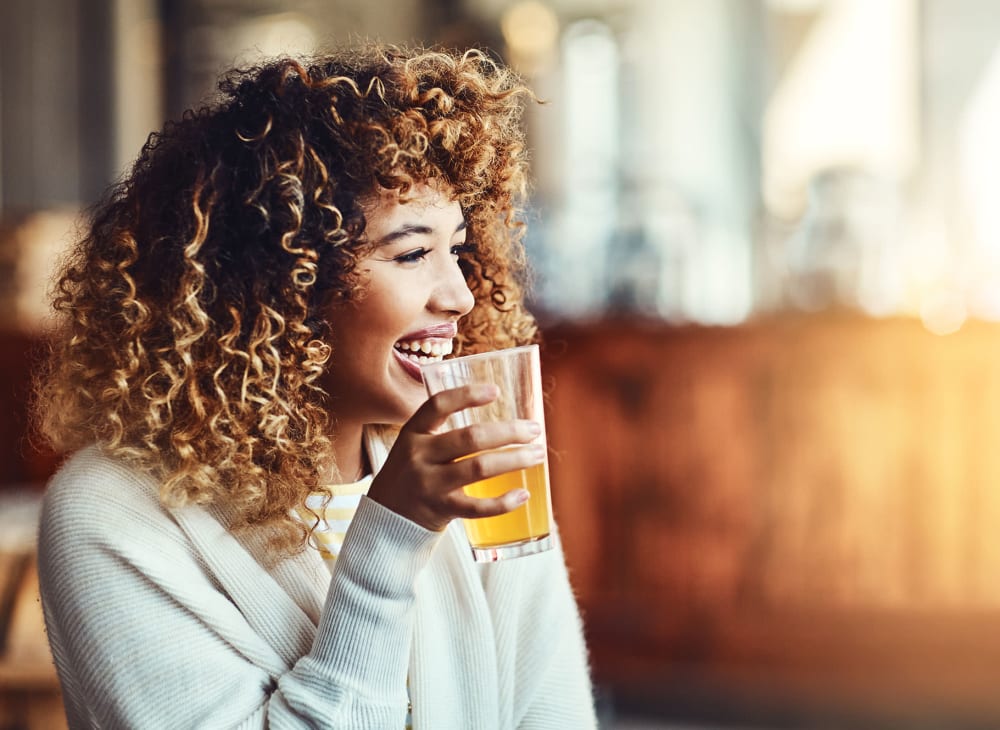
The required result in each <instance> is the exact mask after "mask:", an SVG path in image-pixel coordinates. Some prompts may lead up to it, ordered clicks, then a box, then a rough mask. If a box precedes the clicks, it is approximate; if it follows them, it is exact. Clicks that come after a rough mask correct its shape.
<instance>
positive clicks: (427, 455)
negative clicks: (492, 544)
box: [368, 384, 545, 531]
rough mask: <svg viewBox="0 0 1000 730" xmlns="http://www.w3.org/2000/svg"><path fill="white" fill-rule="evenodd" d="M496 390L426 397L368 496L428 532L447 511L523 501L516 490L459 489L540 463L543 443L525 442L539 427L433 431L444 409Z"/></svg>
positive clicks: (466, 512)
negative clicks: (479, 493) (486, 493)
mask: <svg viewBox="0 0 1000 730" xmlns="http://www.w3.org/2000/svg"><path fill="white" fill-rule="evenodd" d="M498 393H499V391H498V390H497V388H496V386H494V385H488V384H480V385H466V386H463V387H461V388H454V389H452V390H444V391H441V392H440V393H437V394H436V395H434V396H431V398H429V399H428V400H427V402H426V403H424V404H423V405H422V406H421V407H420V408H419V409H418V410H417V412H416V413H414V414H413V417H412V418H410V420H409V421H407V422H406V425H404V426H403V428H402V430H401V431H400V433H399V437H398V438H397V439H396V443H395V444H394V445H393V447H392V450H391V451H390V452H389V457H388V459H386V462H385V465H384V466H383V467H382V470H381V471H379V473H378V475H377V476H376V477H375V479H374V481H373V482H372V485H371V488H370V489H369V490H368V496H369V498H371V499H373V500H375V501H376V502H378V503H380V504H382V505H383V506H385V507H388V508H389V509H391V510H393V511H394V512H397V513H399V514H401V515H402V516H403V517H406V518H407V519H409V520H412V521H413V522H416V523H417V524H418V525H421V526H422V527H425V528H427V529H428V530H435V531H438V530H443V529H444V528H445V527H446V526H447V525H448V523H449V522H451V520H452V519H454V518H455V517H492V516H494V515H500V514H503V513H504V512H510V511H511V510H512V509H515V508H516V507H519V506H520V505H522V504H524V503H525V502H526V501H527V499H528V493H527V491H525V490H524V489H512V490H511V491H509V492H507V493H506V494H503V495H501V496H499V497H492V498H485V499H479V498H475V497H470V496H468V495H466V494H465V492H464V491H463V489H462V487H463V486H465V485H466V484H472V483H473V482H477V481H479V480H481V479H487V478H489V477H492V476H496V475H498V474H503V473H504V472H508V471H514V470H515V469H523V468H525V467H528V466H533V465H535V464H540V463H542V462H543V461H544V460H545V446H544V445H542V444H530V443H529V442H530V441H532V440H534V439H535V438H537V437H538V435H539V434H540V433H541V426H540V425H539V424H537V423H535V422H534V421H501V422H496V423H477V424H474V425H472V426H467V427H465V428H458V429H454V430H452V431H445V432H443V433H439V432H438V429H439V428H440V427H441V426H442V425H443V424H444V422H445V421H446V420H447V418H448V416H450V415H451V414H452V413H456V412H458V411H461V410H463V409H465V408H470V407H475V406H482V405H486V404H487V403H489V402H491V401H493V400H495V399H496V398H497V395H498ZM463 457H465V458H463Z"/></svg>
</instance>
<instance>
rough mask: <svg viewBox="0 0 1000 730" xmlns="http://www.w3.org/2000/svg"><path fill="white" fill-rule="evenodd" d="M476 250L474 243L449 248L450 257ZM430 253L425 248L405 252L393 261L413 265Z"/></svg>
mask: <svg viewBox="0 0 1000 730" xmlns="http://www.w3.org/2000/svg"><path fill="white" fill-rule="evenodd" d="M475 250H476V244H474V243H459V244H457V245H455V246H452V247H451V254H452V256H462V255H465V254H470V253H472V252H473V251H475ZM429 253H430V251H429V250H428V249H426V248H418V249H415V250H413V251H407V252H406V253H404V254H402V255H400V256H397V257H396V258H394V259H393V261H395V262H397V263H400V264H415V263H417V262H418V261H422V260H423V259H424V258H425V257H426V256H427V254H429Z"/></svg>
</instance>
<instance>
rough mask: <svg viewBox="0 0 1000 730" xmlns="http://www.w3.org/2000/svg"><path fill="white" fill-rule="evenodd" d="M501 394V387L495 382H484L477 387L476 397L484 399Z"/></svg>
mask: <svg viewBox="0 0 1000 730" xmlns="http://www.w3.org/2000/svg"><path fill="white" fill-rule="evenodd" d="M498 395H500V389H499V388H498V387H497V386H496V385H494V384H493V383H483V384H482V385H479V386H477V388H476V397H478V398H482V399H484V400H485V399H489V398H496V397H497V396H498Z"/></svg>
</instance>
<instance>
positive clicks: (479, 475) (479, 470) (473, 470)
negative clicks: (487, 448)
mask: <svg viewBox="0 0 1000 730" xmlns="http://www.w3.org/2000/svg"><path fill="white" fill-rule="evenodd" d="M469 472H470V475H471V476H472V478H473V479H474V480H475V481H477V482H478V481H480V480H481V479H485V478H486V477H488V476H489V475H490V471H489V468H488V467H487V465H486V463H485V460H484V459H483V458H482V457H477V458H475V459H470V460H469Z"/></svg>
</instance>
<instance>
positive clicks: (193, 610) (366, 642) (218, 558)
mask: <svg viewBox="0 0 1000 730" xmlns="http://www.w3.org/2000/svg"><path fill="white" fill-rule="evenodd" d="M369 450H370V452H371V455H372V460H373V463H375V464H376V466H378V465H380V464H381V463H382V462H383V461H384V457H385V453H386V447H385V445H383V444H381V442H379V441H378V440H377V439H376V440H374V441H373V440H371V439H370V443H369ZM157 488H158V485H157V483H156V482H155V481H154V480H152V479H150V478H149V477H148V476H146V475H144V474H142V473H139V472H137V471H135V470H133V469H131V468H129V467H127V466H126V465H123V464H121V463H119V462H117V461H115V460H112V459H111V458H108V457H107V456H105V455H103V454H101V453H100V452H99V451H98V450H97V449H96V448H89V449H85V450H83V451H81V452H79V453H77V454H76V455H74V456H73V457H72V458H71V459H70V460H69V461H68V462H67V463H66V464H65V465H64V466H63V468H62V469H61V470H60V471H59V473H58V474H57V475H56V476H55V477H54V478H53V480H52V482H51V484H50V486H49V489H48V491H47V493H46V497H45V504H44V509H43V513H42V519H41V529H40V534H39V576H40V578H41V588H42V604H43V608H44V610H45V619H46V626H47V629H48V635H49V643H50V645H51V647H52V653H53V656H54V657H55V661H56V667H57V669H58V671H59V677H60V680H61V683H62V688H63V694H64V699H65V704H66V712H67V716H68V718H69V724H70V727H71V728H91V727H101V728H143V729H144V728H171V729H177V728H232V727H241V728H242V727H246V728H263V727H272V728H304V727H315V728H366V729H368V728H378V729H381V728H386V729H387V730H400V728H402V727H403V722H404V717H405V715H406V708H407V689H406V682H407V677H409V691H410V696H411V698H412V702H413V722H414V727H415V728H417V729H418V730H450V729H454V730H476V729H478V728H482V729H483V730H486V729H490V730H493V729H497V730H500V729H507V728H552V729H553V730H556V729H558V730H564V729H565V728H592V727H595V726H596V720H595V717H594V710H593V703H592V698H591V688H590V681H589V677H588V673H587V666H586V657H585V648H584V643H583V639H582V631H581V624H580V619H579V614H578V612H577V608H576V604H575V602H574V599H573V595H572V592H571V590H570V586H569V581H568V578H567V574H566V569H565V566H564V563H563V559H562V553H561V551H560V550H558V549H557V550H553V551H550V552H548V553H543V554H541V555H535V556H531V557H526V558H519V559H517V560H513V561H509V562H506V563H504V562H501V563H496V564H492V565H477V564H475V563H473V561H472V559H471V557H470V555H469V554H468V550H469V549H468V543H467V542H466V540H465V536H464V533H463V532H462V530H461V527H460V526H459V525H458V524H457V523H456V524H452V525H451V526H450V527H449V528H448V529H447V530H445V531H444V532H443V533H434V532H430V531H427V530H425V529H423V528H422V527H420V526H418V525H416V524H415V523H412V522H410V521H409V520H406V519H404V518H402V517H400V516H399V515H397V514H396V513H394V512H391V511H389V510H387V509H385V508H383V507H382V506H380V505H379V504H377V503H376V502H373V501H371V500H369V499H368V498H363V500H362V504H361V505H360V507H359V508H358V511H357V514H356V515H355V518H354V521H353V522H352V524H351V527H350V529H349V530H348V533H347V537H346V538H345V541H344V546H343V551H342V552H341V555H340V557H339V559H338V561H337V568H336V571H335V572H334V575H333V577H332V578H331V576H330V573H329V572H328V571H327V569H326V567H325V566H324V564H323V562H322V559H321V558H320V557H319V555H318V553H317V552H316V551H315V550H307V551H305V552H303V553H301V554H299V555H297V556H295V557H293V558H289V559H286V560H284V561H282V562H279V563H278V564H277V565H276V566H275V567H273V568H271V569H270V570H266V569H265V568H264V567H262V561H261V559H260V557H261V554H262V553H261V546H260V545H258V544H254V543H253V542H252V541H248V540H243V541H240V540H237V539H236V538H235V537H234V536H233V534H231V533H230V532H228V531H227V530H226V529H225V528H224V527H223V524H222V523H223V522H224V521H225V519H224V516H222V515H220V514H217V513H213V512H211V511H209V510H207V509H204V508H201V507H187V508H183V509H178V510H172V511H168V510H165V509H164V508H162V507H161V506H160V503H159V500H158V496H157Z"/></svg>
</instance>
